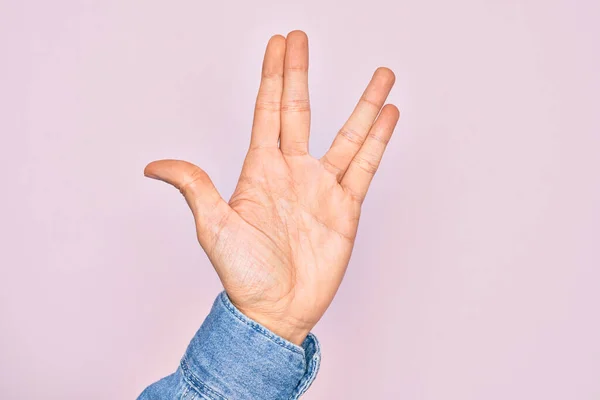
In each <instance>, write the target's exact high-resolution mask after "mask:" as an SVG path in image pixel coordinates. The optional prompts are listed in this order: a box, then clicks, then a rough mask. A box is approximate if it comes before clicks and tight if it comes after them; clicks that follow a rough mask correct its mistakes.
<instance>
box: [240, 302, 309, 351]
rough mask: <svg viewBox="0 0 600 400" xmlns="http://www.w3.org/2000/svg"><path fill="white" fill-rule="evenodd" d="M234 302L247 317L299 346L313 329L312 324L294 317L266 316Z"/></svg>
mask: <svg viewBox="0 0 600 400" xmlns="http://www.w3.org/2000/svg"><path fill="white" fill-rule="evenodd" d="M232 304H233V305H234V306H235V307H236V308H237V309H238V310H239V311H240V312H241V313H242V314H244V315H245V316H246V317H248V318H250V319H251V320H253V321H255V322H257V323H259V324H260V325H262V326H264V327H265V328H267V329H268V330H269V331H271V332H273V333H274V334H276V335H277V336H280V337H282V338H283V339H285V340H287V341H289V342H292V343H294V344H295V345H297V346H302V343H303V342H304V339H306V337H307V336H308V334H309V333H310V331H311V329H312V325H309V324H306V323H304V322H301V321H297V320H295V319H294V318H289V317H288V318H285V317H280V318H274V317H271V316H266V315H265V314H264V313H260V312H255V311H253V310H248V309H245V308H243V307H240V306H239V305H238V304H235V303H234V302H233V301H232Z"/></svg>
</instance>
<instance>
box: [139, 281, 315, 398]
mask: <svg viewBox="0 0 600 400" xmlns="http://www.w3.org/2000/svg"><path fill="white" fill-rule="evenodd" d="M320 360H321V352H320V349H319V342H318V341H317V338H316V337H315V336H314V335H313V334H312V333H311V334H309V335H308V336H307V338H306V339H305V340H304V343H302V346H297V345H295V344H293V343H291V342H289V341H287V340H285V339H283V338H281V337H279V336H277V335H275V334H274V333H273V332H271V331H269V330H268V329H266V328H265V327H263V326H262V325H260V324H258V323H256V322H254V321H253V320H251V319H249V318H248V317H246V316H245V315H244V314H242V313H241V312H240V311H239V310H238V309H237V308H236V307H235V306H234V305H233V304H232V303H231V301H230V300H229V298H228V297H227V294H226V293H225V292H222V293H221V294H219V296H218V297H217V299H216V300H215V302H214V304H213V307H212V309H211V311H210V313H209V314H208V317H207V318H206V320H205V321H204V323H203V324H202V326H201V327H200V329H199V330H198V332H197V333H196V335H195V336H194V338H193V339H192V341H191V342H190V344H189V346H188V348H187V350H186V352H185V355H184V356H183V358H182V359H181V362H180V364H179V368H178V369H177V371H176V372H175V373H174V374H172V375H169V376H167V377H166V378H163V379H161V380H160V381H158V382H156V383H154V384H152V385H150V386H148V387H147V388H146V390H144V391H143V392H142V394H141V395H140V396H139V397H138V400H171V399H178V400H179V399H182V400H183V399H185V400H196V399H198V400H200V399H203V400H246V399H248V400H250V399H252V400H256V399H260V400H288V399H298V398H299V397H300V396H301V395H302V394H303V393H304V392H306V390H307V389H308V387H309V386H310V385H311V383H312V382H313V380H314V379H315V377H316V375H317V372H318V370H319V364H320Z"/></svg>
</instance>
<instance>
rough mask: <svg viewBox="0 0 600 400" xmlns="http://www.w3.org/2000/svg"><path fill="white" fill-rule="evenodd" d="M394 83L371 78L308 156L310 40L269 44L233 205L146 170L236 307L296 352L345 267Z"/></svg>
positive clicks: (184, 171) (169, 169)
mask: <svg viewBox="0 0 600 400" xmlns="http://www.w3.org/2000/svg"><path fill="white" fill-rule="evenodd" d="M394 80H395V77H394V74H393V72H392V71H391V70H389V69H387V68H378V69H377V70H376V71H375V73H374V75H373V77H372V79H371V81H370V83H369V84H368V86H367V88H366V90H365V92H364V93H363V95H362V96H361V98H360V100H359V102H358V104H357V105H356V108H355V109H354V111H353V113H352V114H351V116H350V118H349V119H348V121H347V122H346V123H345V124H344V125H343V126H342V128H341V129H340V131H339V132H338V134H337V136H336V137H335V139H334V142H333V144H332V145H331V148H330V149H329V151H328V152H327V153H326V154H325V155H324V156H323V157H322V158H321V159H317V158H314V157H312V156H311V155H310V154H309V153H308V139H309V132H310V103H309V93H308V38H307V36H306V34H305V33H304V32H302V31H293V32H291V33H289V34H288V35H287V38H285V37H283V36H280V35H276V36H273V37H272V38H271V39H270V40H269V43H268V45H267V49H266V51H265V57H264V62H263V67H262V79H261V84H260V89H259V92H258V96H257V100H256V108H255V112H254V123H253V126H252V136H251V140H250V146H249V150H248V153H247V155H246V159H245V161H244V165H243V168H242V172H241V175H240V179H239V181H238V184H237V187H236V189H235V192H234V194H233V196H232V197H231V199H230V200H229V202H227V201H225V200H224V199H223V198H222V197H221V196H220V195H219V193H218V192H217V190H216V188H215V187H214V185H213V183H212V181H211V180H210V178H209V177H208V175H207V174H206V173H205V172H204V171H203V170H202V169H200V168H199V167H197V166H195V165H193V164H191V163H188V162H186V161H179V160H159V161H154V162H152V163H150V164H148V166H146V168H145V170H144V174H145V175H146V176H148V177H151V178H155V179H159V180H162V181H165V182H167V183H169V184H171V185H173V186H175V187H176V188H178V189H179V190H180V192H181V193H182V194H183V195H184V197H185V199H186V201H187V203H188V205H189V206H190V208H191V210H192V213H193V215H194V219H195V222H196V230H197V236H198V241H199V242H200V245H201V246H202V248H203V249H204V251H205V252H206V254H207V255H208V257H209V259H210V261H211V262H212V265H213V266H214V268H215V270H216V271H217V274H218V275H219V278H220V279H221V282H222V283H223V286H224V288H225V290H226V292H227V294H228V296H229V298H230V299H231V301H232V302H233V304H234V305H235V306H236V307H237V308H238V309H239V310H240V311H241V312H242V313H244V314H245V315H247V316H248V317H249V318H251V319H253V320H255V321H257V322H259V323H260V324H262V325H263V326H265V327H266V328H268V329H270V330H271V331H272V332H274V333H276V334H278V335H280V336H281V337H284V338H286V339H288V340H289V341H291V342H293V343H295V344H298V345H300V344H301V343H302V342H303V340H304V339H305V338H306V336H307V335H308V333H309V332H310V330H311V329H312V328H313V327H314V325H315V324H316V323H317V322H318V321H319V319H320V318H321V317H322V316H323V314H324V313H325V310H326V309H327V307H328V306H329V305H330V304H331V301H332V300H333V298H334V296H335V294H336V292H337V289H338V287H339V285H340V283H341V282H342V278H343V276H344V273H345V271H346V268H347V266H348V262H349V260H350V255H351V253H352V247H353V245H354V240H355V237H356V231H357V228H358V221H359V217H360V210H361V204H362V203H363V201H364V198H365V195H366V193H367V190H368V188H369V184H370V182H371V179H372V178H373V175H374V174H375V172H376V170H377V167H378V166H379V163H380V161H381V157H382V156H383V152H384V150H385V147H386V145H387V143H388V141H389V139H390V137H391V136H392V133H393V130H394V128H395V126H396V123H397V122H398V118H399V112H398V109H397V108H396V107H395V106H393V105H390V104H388V105H385V106H384V102H385V100H386V98H387V96H388V94H389V92H390V90H391V88H392V86H393V84H394Z"/></svg>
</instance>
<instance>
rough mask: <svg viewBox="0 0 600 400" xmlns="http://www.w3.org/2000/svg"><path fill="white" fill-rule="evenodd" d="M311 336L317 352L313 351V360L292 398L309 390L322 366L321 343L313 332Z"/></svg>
mask: <svg viewBox="0 0 600 400" xmlns="http://www.w3.org/2000/svg"><path fill="white" fill-rule="evenodd" d="M309 337H310V339H311V340H312V343H313V345H314V346H315V352H314V353H313V356H312V358H311V360H310V361H309V363H308V366H307V368H306V375H304V376H303V377H302V379H300V382H299V383H298V386H297V387H296V388H295V389H294V392H293V393H292V396H291V397H290V400H295V399H298V398H299V397H300V396H302V395H303V394H304V393H306V391H307V390H308V388H309V387H310V385H311V384H312V383H313V381H314V380H315V378H316V377H317V373H318V372H319V367H320V366H321V364H320V362H319V358H320V354H321V346H320V345H319V342H318V341H317V338H316V336H315V335H313V334H312V333H309Z"/></svg>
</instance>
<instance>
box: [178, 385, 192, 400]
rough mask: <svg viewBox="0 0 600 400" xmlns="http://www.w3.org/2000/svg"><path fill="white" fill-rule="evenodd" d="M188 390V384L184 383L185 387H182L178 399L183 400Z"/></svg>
mask: <svg viewBox="0 0 600 400" xmlns="http://www.w3.org/2000/svg"><path fill="white" fill-rule="evenodd" d="M186 383H187V382H186ZM189 391H190V385H185V388H184V389H183V392H182V393H181V397H179V399H180V400H185V398H186V397H187V394H188V393H189Z"/></svg>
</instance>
